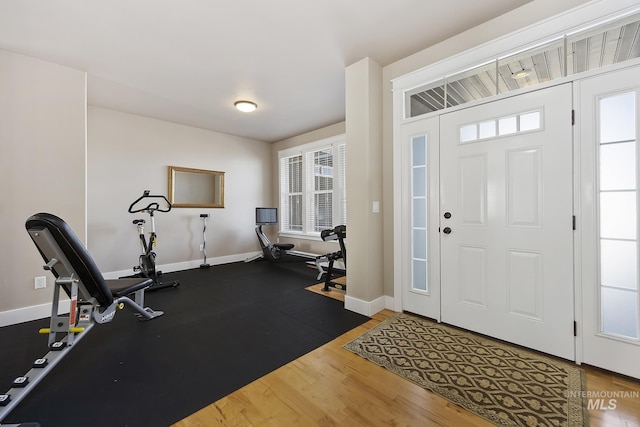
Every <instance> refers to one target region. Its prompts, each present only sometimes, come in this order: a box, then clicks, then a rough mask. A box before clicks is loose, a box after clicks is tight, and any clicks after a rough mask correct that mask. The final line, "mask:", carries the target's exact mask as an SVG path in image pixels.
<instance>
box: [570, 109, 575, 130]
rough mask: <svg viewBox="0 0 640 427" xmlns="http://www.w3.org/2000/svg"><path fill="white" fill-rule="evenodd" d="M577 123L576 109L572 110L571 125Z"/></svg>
mask: <svg viewBox="0 0 640 427" xmlns="http://www.w3.org/2000/svg"><path fill="white" fill-rule="evenodd" d="M575 124H576V110H571V126H573V125H575Z"/></svg>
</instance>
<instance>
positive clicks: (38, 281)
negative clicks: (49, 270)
mask: <svg viewBox="0 0 640 427" xmlns="http://www.w3.org/2000/svg"><path fill="white" fill-rule="evenodd" d="M35 285H36V289H43V288H46V287H47V276H38V277H36V278H35Z"/></svg>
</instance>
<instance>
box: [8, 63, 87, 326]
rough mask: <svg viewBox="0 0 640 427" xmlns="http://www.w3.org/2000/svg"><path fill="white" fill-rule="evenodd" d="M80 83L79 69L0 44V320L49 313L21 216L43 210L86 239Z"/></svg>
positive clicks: (82, 87) (82, 79)
mask: <svg viewBox="0 0 640 427" xmlns="http://www.w3.org/2000/svg"><path fill="white" fill-rule="evenodd" d="M85 86H86V85H85V73H83V72H81V71H78V70H73V69H70V68H66V67H62V66H59V65H56V64H51V63H48V62H45V61H41V60H38V59H34V58H30V57H26V56H22V55H17V54H14V53H12V52H8V51H4V50H0V171H2V179H1V180H0V194H2V201H1V202H0V236H2V245H0V326H1V325H6V324H11V323H16V322H21V321H24V320H29V319H30V317H29V316H30V315H28V314H26V312H27V311H29V310H28V309H27V307H34V306H35V307H36V309H35V310H36V312H38V313H40V314H41V315H42V316H43V317H44V316H47V315H48V314H50V313H51V312H50V308H49V306H50V302H51V295H52V279H53V276H52V275H51V274H50V273H46V272H45V271H43V269H42V265H43V261H42V258H41V257H40V255H39V254H38V252H37V249H36V247H35V246H34V244H33V243H32V242H31V240H30V238H29V235H28V234H27V232H26V231H25V228H24V224H25V220H26V219H27V218H28V217H29V216H30V215H33V214H34V213H37V212H43V211H44V212H50V213H53V214H56V215H58V216H60V217H62V218H63V219H64V220H65V221H67V222H68V223H69V224H70V225H71V227H72V228H73V229H74V230H75V232H76V234H77V235H78V236H79V238H80V239H81V240H84V239H85V236H86V220H85V205H86V198H85V192H86V174H85V156H86V128H85V116H86V90H85ZM35 276H46V277H47V281H48V287H47V288H46V289H42V290H35V289H34V277H35Z"/></svg>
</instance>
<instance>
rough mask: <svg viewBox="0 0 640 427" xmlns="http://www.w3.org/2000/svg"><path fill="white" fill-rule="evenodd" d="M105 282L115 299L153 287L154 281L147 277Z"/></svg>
mask: <svg viewBox="0 0 640 427" xmlns="http://www.w3.org/2000/svg"><path fill="white" fill-rule="evenodd" d="M105 282H107V286H108V287H109V289H110V290H111V293H112V294H113V295H114V296H115V297H123V296H126V295H129V294H131V293H133V292H135V291H139V290H140V289H144V288H147V287H149V286H151V284H152V283H153V279H151V278H147V277H133V278H125V279H107V280H105Z"/></svg>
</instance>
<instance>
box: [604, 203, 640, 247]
mask: <svg viewBox="0 0 640 427" xmlns="http://www.w3.org/2000/svg"><path fill="white" fill-rule="evenodd" d="M636 221H637V220H636V193H635V191H619V192H618V191H616V192H611V193H600V236H601V237H605V238H607V237H608V238H613V239H631V240H635V238H636Z"/></svg>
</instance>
